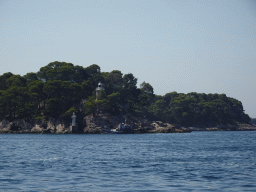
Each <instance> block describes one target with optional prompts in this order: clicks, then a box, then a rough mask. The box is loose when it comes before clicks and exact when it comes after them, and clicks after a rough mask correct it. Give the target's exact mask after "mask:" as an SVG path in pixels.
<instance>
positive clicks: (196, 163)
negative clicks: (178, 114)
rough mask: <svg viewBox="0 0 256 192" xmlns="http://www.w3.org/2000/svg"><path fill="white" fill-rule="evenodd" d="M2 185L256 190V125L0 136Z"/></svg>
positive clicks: (64, 188)
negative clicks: (253, 129) (233, 128)
mask: <svg viewBox="0 0 256 192" xmlns="http://www.w3.org/2000/svg"><path fill="white" fill-rule="evenodd" d="M0 142H1V144H0V191H256V165H255V164H256V147H255V146H256V132H192V133H186V134H134V135H14V134H13V135H8V134H2V135H0Z"/></svg>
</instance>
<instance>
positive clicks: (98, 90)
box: [95, 82, 104, 100]
mask: <svg viewBox="0 0 256 192" xmlns="http://www.w3.org/2000/svg"><path fill="white" fill-rule="evenodd" d="M95 91H96V100H98V98H99V95H100V92H101V91H104V88H103V86H102V83H101V82H99V84H98V87H97V88H96V90H95Z"/></svg>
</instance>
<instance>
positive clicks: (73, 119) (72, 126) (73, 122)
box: [71, 112, 78, 133]
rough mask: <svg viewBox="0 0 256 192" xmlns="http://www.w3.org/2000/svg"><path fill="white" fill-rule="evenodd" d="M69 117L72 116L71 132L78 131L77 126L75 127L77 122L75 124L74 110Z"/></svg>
mask: <svg viewBox="0 0 256 192" xmlns="http://www.w3.org/2000/svg"><path fill="white" fill-rule="evenodd" d="M71 118H72V124H71V132H72V133H78V127H77V124H76V115H75V112H73V115H72V116H71Z"/></svg>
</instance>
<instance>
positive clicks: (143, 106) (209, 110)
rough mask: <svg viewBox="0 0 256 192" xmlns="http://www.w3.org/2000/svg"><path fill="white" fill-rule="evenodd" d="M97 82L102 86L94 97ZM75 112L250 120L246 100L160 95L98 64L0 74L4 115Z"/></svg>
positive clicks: (189, 121)
mask: <svg viewBox="0 0 256 192" xmlns="http://www.w3.org/2000/svg"><path fill="white" fill-rule="evenodd" d="M99 82H102V84H103V87H104V91H101V93H100V95H99V97H98V99H97V100H96V98H95V88H96V87H97V85H98V83H99ZM72 112H76V113H78V115H81V116H84V115H88V114H94V115H98V114H99V113H102V112H104V113H105V112H107V113H110V114H112V115H118V114H127V113H130V114H133V115H136V116H145V117H147V118H149V119H151V120H162V121H167V122H170V123H177V124H181V125H213V124H216V123H218V124H225V123H232V122H236V121H238V122H245V123H248V122H249V121H250V118H249V116H248V115H246V114H244V110H243V106H242V103H241V102H240V101H238V100H236V99H233V98H229V97H227V96H226V95H225V94H220V95H219V94H208V95H207V94H204V93H202V94H199V93H188V94H183V93H176V92H171V93H167V94H165V95H164V96H157V95H155V94H154V90H153V87H152V86H151V85H150V84H149V83H145V82H143V83H142V84H141V85H140V88H138V87H137V78H135V77H134V75H133V74H131V73H129V74H125V75H123V74H122V73H121V71H118V70H113V71H112V72H101V71H100V67H99V66H98V65H96V64H93V65H90V66H89V67H86V68H84V67H82V66H75V65H73V64H72V63H65V62H57V61H55V62H52V63H49V64H48V65H46V66H44V67H42V68H40V70H39V71H38V72H37V73H27V74H26V75H24V76H20V75H14V74H12V73H10V72H9V73H4V74H3V75H1V76H0V120H2V119H8V120H14V119H21V118H22V119H43V118H46V119H47V117H54V118H64V119H65V118H66V119H70V116H71V114H72Z"/></svg>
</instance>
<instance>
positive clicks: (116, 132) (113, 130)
mask: <svg viewBox="0 0 256 192" xmlns="http://www.w3.org/2000/svg"><path fill="white" fill-rule="evenodd" d="M104 133H110V134H122V133H123V131H119V130H116V129H110V130H104Z"/></svg>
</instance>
